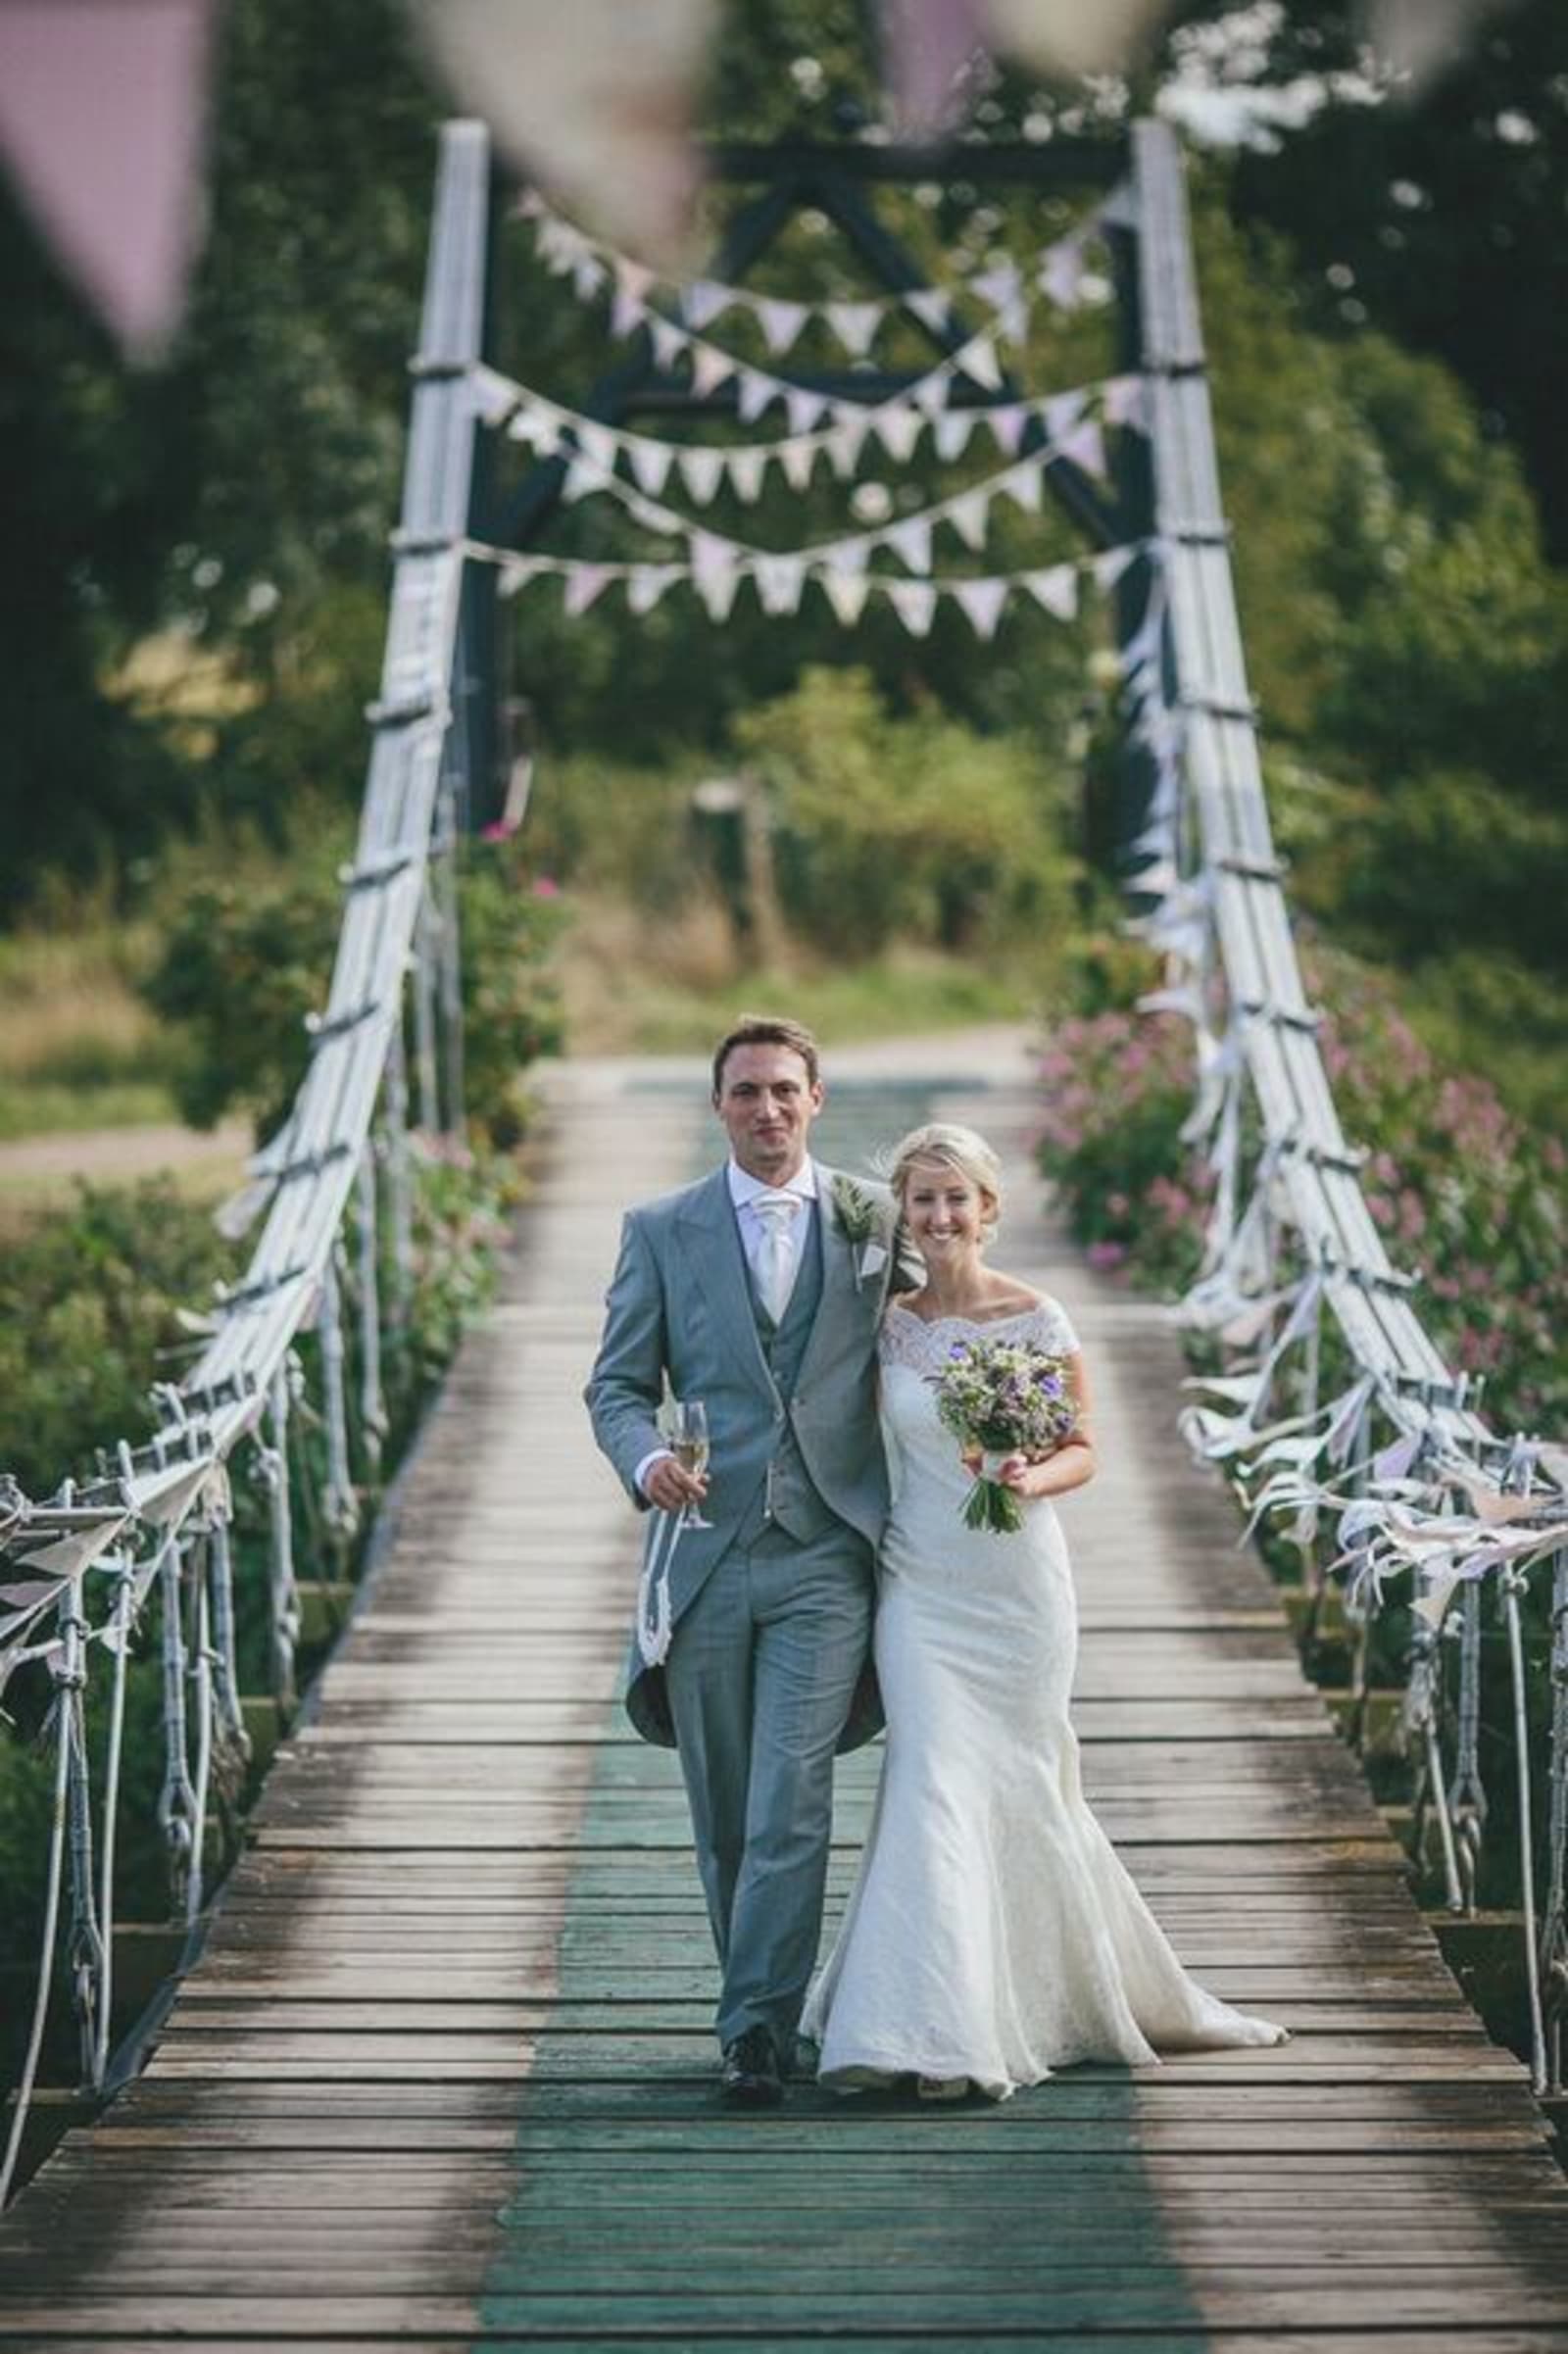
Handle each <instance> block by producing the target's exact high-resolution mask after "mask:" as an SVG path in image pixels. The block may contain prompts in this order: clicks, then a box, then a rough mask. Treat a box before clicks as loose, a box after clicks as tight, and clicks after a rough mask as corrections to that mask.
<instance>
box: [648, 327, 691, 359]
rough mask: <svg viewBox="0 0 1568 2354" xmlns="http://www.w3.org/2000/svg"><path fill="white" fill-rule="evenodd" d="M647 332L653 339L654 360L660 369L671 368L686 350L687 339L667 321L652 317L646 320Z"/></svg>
mask: <svg viewBox="0 0 1568 2354" xmlns="http://www.w3.org/2000/svg"><path fill="white" fill-rule="evenodd" d="M648 332H649V334H650V335H651V336H652V337H653V341H654V358H655V359H656V360H657V361H658V362H659V365H660V367H661V368H673V367H674V365H675V363H676V361H677V360H678V359H679V358H680V356H681V354H682V352H683V351H684V350H685V349H686V345H687V341H688V338H687V337H686V336H685V335H683V334H682V333H681V331H680V329H679V327H677V326H675V325H674V324H672V322H671V321H670V320H669V319H656V318H654V317H653V316H652V315H650V317H649V320H648Z"/></svg>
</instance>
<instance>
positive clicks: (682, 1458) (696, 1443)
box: [669, 1398, 713, 1529]
mask: <svg viewBox="0 0 1568 2354" xmlns="http://www.w3.org/2000/svg"><path fill="white" fill-rule="evenodd" d="M669 1444H670V1451H671V1452H672V1454H673V1455H674V1457H675V1460H676V1462H677V1463H678V1464H679V1465H680V1467H681V1469H682V1471H706V1470H707V1469H708V1408H707V1407H706V1406H705V1405H704V1403H703V1401H702V1399H701V1398H676V1400H675V1404H674V1409H673V1421H672V1427H671V1430H670V1440H669ZM680 1518H681V1526H682V1528H686V1529H711V1527H712V1525H713V1524H712V1522H711V1520H707V1519H705V1518H704V1516H703V1507H702V1502H701V1500H700V1499H699V1501H698V1502H696V1503H694V1504H688V1505H687V1506H686V1507H685V1509H684V1511H683V1512H682V1513H681V1516H680Z"/></svg>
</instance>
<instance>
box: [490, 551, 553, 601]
mask: <svg viewBox="0 0 1568 2354" xmlns="http://www.w3.org/2000/svg"><path fill="white" fill-rule="evenodd" d="M546 568H547V567H546V565H545V564H543V563H542V562H541V560H540V559H539V558H538V557H537V556H509V557H508V558H507V560H506V562H505V564H503V565H502V566H501V571H500V574H499V577H498V578H497V581H496V591H497V594H498V595H500V596H503V597H515V595H516V593H517V591H518V589H520V588H526V587H527V585H528V583H529V581H530V580H537V579H538V577H539V575H540V573H541V572H543V571H544V570H546Z"/></svg>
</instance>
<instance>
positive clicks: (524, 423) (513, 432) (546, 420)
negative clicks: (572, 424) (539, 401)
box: [507, 401, 561, 458]
mask: <svg viewBox="0 0 1568 2354" xmlns="http://www.w3.org/2000/svg"><path fill="white" fill-rule="evenodd" d="M560 431H561V427H560V425H559V423H558V422H557V420H556V418H555V417H554V416H552V415H550V414H549V413H548V412H547V411H546V410H543V409H541V408H539V407H538V406H537V405H536V404H535V403H533V402H531V401H530V402H529V403H528V405H527V407H526V408H523V409H519V410H518V411H517V414H516V416H515V417H511V418H509V420H508V423H507V435H508V438H509V440H512V441H525V442H527V443H528V445H529V446H530V448H532V449H535V450H538V451H539V452H540V453H541V454H542V455H543V456H544V457H547V458H548V457H549V456H550V455H551V454H552V452H553V451H554V450H555V448H556V445H557V441H558V438H559V436H560Z"/></svg>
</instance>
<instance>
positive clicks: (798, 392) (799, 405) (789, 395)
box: [784, 384, 827, 433]
mask: <svg viewBox="0 0 1568 2354" xmlns="http://www.w3.org/2000/svg"><path fill="white" fill-rule="evenodd" d="M784 407H785V410H786V412H787V413H788V416H789V420H790V431H791V432H792V433H809V432H810V430H811V427H812V426H813V425H814V424H815V423H816V422H817V420H818V419H819V418H820V417H821V415H822V412H823V410H824V409H825V408H826V407H827V403H826V401H825V400H824V399H823V398H822V395H821V394H820V393H819V392H808V391H807V390H806V387H805V386H804V385H802V384H792V385H791V386H790V387H789V389H788V391H787V392H786V393H785V395H784Z"/></svg>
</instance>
